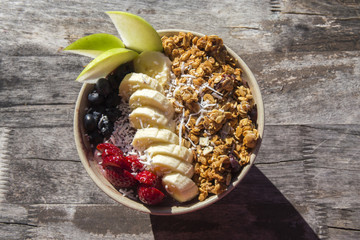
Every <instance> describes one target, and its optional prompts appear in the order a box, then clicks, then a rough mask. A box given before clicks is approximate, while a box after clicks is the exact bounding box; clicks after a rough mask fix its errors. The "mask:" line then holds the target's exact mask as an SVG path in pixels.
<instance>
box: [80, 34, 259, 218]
mask: <svg viewBox="0 0 360 240" xmlns="http://www.w3.org/2000/svg"><path fill="white" fill-rule="evenodd" d="M158 32H159V34H160V36H164V35H166V36H171V35H174V34H177V33H179V32H191V33H193V34H194V35H197V36H203V34H200V33H196V32H192V31H187V30H178V29H170V30H160V31H158ZM227 50H228V52H229V54H230V55H232V56H233V57H234V58H236V59H237V61H238V63H239V66H240V68H241V69H242V70H243V74H242V78H243V79H244V80H246V81H247V82H248V85H249V87H250V90H251V92H252V94H253V97H254V100H255V103H256V107H257V113H258V117H257V126H258V132H259V135H260V138H259V140H258V143H257V146H256V147H255V148H254V149H253V152H252V154H251V156H250V163H249V164H248V165H246V166H245V167H244V168H243V169H242V171H241V172H240V173H239V175H238V176H237V177H236V178H235V179H234V180H233V181H232V183H231V185H230V186H229V187H228V189H227V190H226V191H225V192H223V193H222V194H220V195H216V196H215V195H214V196H210V197H208V198H207V199H206V200H204V201H202V202H199V201H197V200H192V201H190V202H188V203H184V204H181V205H177V204H170V203H169V205H165V204H161V205H159V206H146V205H144V204H142V203H140V202H138V201H135V200H132V199H130V198H128V197H126V196H123V194H121V193H120V192H118V191H117V190H116V189H115V188H114V187H113V186H112V185H111V184H110V183H109V182H108V181H107V180H106V179H105V178H104V176H103V175H102V173H101V172H100V168H99V166H98V164H97V162H96V161H95V160H94V159H93V154H92V149H91V146H90V143H89V142H88V140H87V139H86V137H85V129H84V126H83V117H84V115H85V108H86V107H87V95H88V93H89V92H90V91H91V90H92V89H93V85H92V84H83V86H82V88H81V90H80V93H79V95H78V98H77V101H76V106H75V116H74V137H75V143H76V148H77V150H78V153H79V157H80V159H81V162H82V164H83V165H84V167H85V169H86V171H87V172H88V174H89V175H90V177H91V178H92V179H93V181H94V182H95V183H96V185H97V186H98V187H99V188H100V189H101V190H103V191H104V192H105V193H106V194H107V195H108V196H110V197H111V198H113V199H114V200H116V201H117V202H119V203H121V204H123V205H125V206H127V207H130V208H133V209H136V210H139V211H141V212H146V213H150V214H154V215H173V214H182V213H187V212H192V211H195V210H198V209H201V208H204V207H206V206H208V205H210V204H212V203H214V202H216V201H218V200H219V199H221V198H223V197H224V196H225V195H226V194H228V193H229V192H231V191H232V190H233V189H234V188H235V187H236V185H238V184H239V183H240V181H241V180H242V179H243V178H244V177H245V175H246V174H247V172H248V171H249V169H250V168H251V166H252V165H253V163H254V161H255V158H256V155H257V154H258V151H259V148H260V145H261V139H262V137H263V132H264V106H263V101H262V97H261V93H260V89H259V86H258V84H257V82H256V79H255V77H254V75H253V74H252V72H251V70H250V69H249V68H248V66H247V65H246V64H245V62H244V61H243V60H242V59H241V58H240V57H239V56H238V55H237V54H236V53H235V52H233V51H232V50H231V49H229V48H227Z"/></svg>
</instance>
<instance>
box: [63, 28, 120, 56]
mask: <svg viewBox="0 0 360 240" xmlns="http://www.w3.org/2000/svg"><path fill="white" fill-rule="evenodd" d="M123 47H125V46H124V43H123V42H122V41H121V40H120V39H119V38H117V37H115V36H114V35H111V34H107V33H95V34H92V35H89V36H86V37H83V38H80V39H78V40H76V41H75V42H73V43H72V44H70V45H69V46H67V47H66V48H65V49H64V51H68V52H73V53H76V54H80V55H83V56H87V57H92V58H96V57H97V56H99V55H100V54H101V53H103V52H105V51H107V50H109V49H112V48H123Z"/></svg>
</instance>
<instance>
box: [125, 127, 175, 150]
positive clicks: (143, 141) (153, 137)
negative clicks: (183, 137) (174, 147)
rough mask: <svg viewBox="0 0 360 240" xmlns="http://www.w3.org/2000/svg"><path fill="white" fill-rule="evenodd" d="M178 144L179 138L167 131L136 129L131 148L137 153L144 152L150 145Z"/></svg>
mask: <svg viewBox="0 0 360 240" xmlns="http://www.w3.org/2000/svg"><path fill="white" fill-rule="evenodd" d="M162 143H173V144H178V143H179V137H178V136H177V135H176V134H175V133H173V132H172V131H170V130H168V129H158V128H142V129H138V130H137V132H136V133H135V136H134V139H133V141H132V143H131V144H132V145H133V147H134V148H135V149H136V150H138V151H144V150H145V149H147V148H148V147H150V145H151V144H162Z"/></svg>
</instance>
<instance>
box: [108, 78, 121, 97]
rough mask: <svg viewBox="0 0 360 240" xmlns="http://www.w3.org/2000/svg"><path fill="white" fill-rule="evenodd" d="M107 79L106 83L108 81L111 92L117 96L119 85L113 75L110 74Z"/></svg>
mask: <svg viewBox="0 0 360 240" xmlns="http://www.w3.org/2000/svg"><path fill="white" fill-rule="evenodd" d="M107 78H108V81H109V84H110V86H111V89H112V91H113V92H115V93H116V94H118V93H119V85H120V84H119V82H118V81H117V79H116V76H115V75H114V74H110V75H109V76H108V77H107Z"/></svg>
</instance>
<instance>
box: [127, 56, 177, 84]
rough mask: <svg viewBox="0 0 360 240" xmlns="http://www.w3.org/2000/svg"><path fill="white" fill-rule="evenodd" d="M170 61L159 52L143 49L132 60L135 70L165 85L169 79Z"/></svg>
mask: <svg viewBox="0 0 360 240" xmlns="http://www.w3.org/2000/svg"><path fill="white" fill-rule="evenodd" d="M170 66H171V61H170V59H169V58H168V57H166V56H165V55H164V54H163V53H161V52H156V51H145V52H142V53H141V54H140V55H139V56H138V57H137V58H136V59H135V60H134V69H135V72H138V73H145V74H146V75H149V76H150V77H152V78H155V79H156V80H158V81H159V83H160V84H161V85H162V86H165V84H167V83H168V82H169V80H170Z"/></svg>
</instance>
